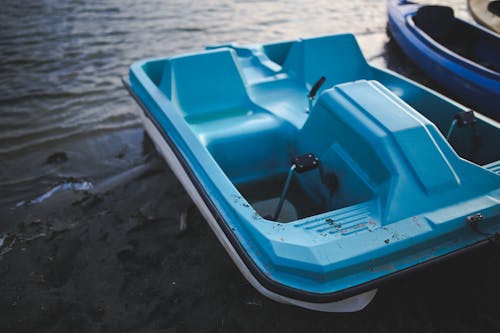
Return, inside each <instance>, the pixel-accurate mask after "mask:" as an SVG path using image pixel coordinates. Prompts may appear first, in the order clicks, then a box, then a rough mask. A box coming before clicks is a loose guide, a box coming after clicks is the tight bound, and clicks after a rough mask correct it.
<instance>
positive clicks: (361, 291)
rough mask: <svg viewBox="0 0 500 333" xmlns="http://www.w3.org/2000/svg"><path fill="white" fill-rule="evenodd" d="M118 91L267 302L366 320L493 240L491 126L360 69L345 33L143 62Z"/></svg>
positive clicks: (495, 170) (496, 203) (496, 209)
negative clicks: (399, 286) (412, 282)
mask: <svg viewBox="0 0 500 333" xmlns="http://www.w3.org/2000/svg"><path fill="white" fill-rule="evenodd" d="M124 83H125V85H126V87H127V88H128V89H129V91H130V93H131V95H132V96H133V97H134V98H135V99H136V101H137V102H138V104H139V105H140V106H141V107H142V113H141V116H142V119H143V121H144V127H145V129H146V131H147V133H148V134H149V135H150V136H151V138H152V139H153V141H154V142H155V144H156V146H157V149H158V151H159V152H160V153H161V154H162V155H163V156H164V157H165V159H166V161H167V162H168V164H169V165H170V167H171V168H172V170H173V172H174V173H175V174H176V176H177V177H178V178H179V180H180V181H181V182H182V184H183V186H184V187H185V188H186V190H187V192H188V193H189V195H190V196H191V198H192V199H193V201H194V202H195V203H196V205H197V206H198V208H199V209H200V211H201V213H202V214H203V216H204V217H205V218H206V220H207V221H208V223H209V225H210V227H211V228H212V229H213V231H214V233H215V234H216V235H217V237H218V239H219V240H220V242H221V243H222V245H223V246H224V248H225V249H226V251H227V252H228V254H229V255H230V257H231V258H232V259H233V261H234V262H235V264H236V265H237V266H238V268H239V269H240V271H241V272H242V274H243V275H244V276H245V278H246V279H247V280H248V281H249V282H250V283H251V284H252V285H253V286H254V287H255V288H256V289H257V290H259V291H260V292H261V293H262V294H264V295H265V296H267V297H269V298H271V299H273V300H276V301H278V302H283V303H288V304H293V305H296V306H300V307H304V308H308V309H313V310H319V311H337V312H342V311H343V312H346V311H357V310H361V309H362V308H364V307H365V306H366V305H367V304H368V303H369V302H370V301H371V300H372V298H373V297H374V296H375V293H376V290H377V288H378V286H380V285H382V284H383V283H385V282H387V281H390V280H391V279H393V278H396V277H400V276H402V275H403V274H406V273H409V272H412V271H414V270H416V269H419V268H421V267H424V266H426V265H428V264H431V263H435V262H439V261H441V260H443V259H446V258H449V257H451V256H454V255H457V254H460V253H462V252H464V251H467V250H471V249H474V248H476V247H479V246H481V245H485V244H488V243H489V242H491V241H493V240H494V239H495V236H498V233H499V232H500V176H499V173H500V158H499V157H500V151H499V149H498V142H500V131H499V124H498V123H496V122H494V121H492V120H490V119H488V118H486V117H484V116H482V115H479V114H478V115H474V113H472V112H470V111H468V110H467V109H465V108H464V107H463V106H461V105H459V104H457V103H455V102H453V101H451V100H449V99H447V98H446V97H444V96H441V95H439V94H437V93H435V92H433V91H431V90H429V89H427V88H425V87H423V86H421V85H419V84H417V83H414V82H411V81H409V80H407V79H405V78H403V77H401V76H399V75H397V74H395V73H392V72H390V71H387V70H384V69H379V68H376V67H372V66H370V65H369V64H368V63H367V62H366V60H365V58H364V57H363V54H362V53H361V50H360V48H359V46H358V44H357V42H356V39H355V38H354V36H353V35H350V34H342V35H333V36H323V37H316V38H305V39H300V40H293V41H286V42H279V43H270V44H263V45H252V46H248V47H244V46H238V45H221V46H217V47H211V48H210V49H207V50H205V51H201V52H199V53H193V54H187V55H180V56H174V57H166V58H157V59H149V60H143V61H139V62H137V63H134V64H133V65H132V66H131V67H130V73H129V78H128V79H125V80H124ZM207 255H208V254H207Z"/></svg>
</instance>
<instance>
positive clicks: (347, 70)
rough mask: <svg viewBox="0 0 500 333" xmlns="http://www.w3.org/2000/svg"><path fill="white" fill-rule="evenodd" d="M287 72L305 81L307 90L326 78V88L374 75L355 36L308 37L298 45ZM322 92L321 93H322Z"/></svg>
mask: <svg viewBox="0 0 500 333" xmlns="http://www.w3.org/2000/svg"><path fill="white" fill-rule="evenodd" d="M283 70H284V71H285V72H288V73H289V74H292V75H295V76H296V77H297V78H298V79H299V80H302V81H304V82H305V84H306V86H307V89H311V88H312V86H313V85H314V84H315V83H316V82H317V81H318V80H319V78H321V77H322V76H325V78H326V82H325V84H323V87H322V88H323V89H327V88H331V87H332V86H333V85H335V84H339V83H344V82H350V81H353V80H359V79H369V78H370V75H371V71H370V67H369V66H368V64H367V62H366V60H365V58H364V56H363V54H362V53H361V49H360V48H359V45H358V43H357V42H356V39H355V38H354V36H353V35H352V34H344V35H336V36H323V37H316V38H306V39H302V40H301V41H299V42H296V43H294V44H293V45H292V46H291V48H290V51H289V53H288V56H287V58H286V59H285V62H284V64H283ZM318 93H319V92H318Z"/></svg>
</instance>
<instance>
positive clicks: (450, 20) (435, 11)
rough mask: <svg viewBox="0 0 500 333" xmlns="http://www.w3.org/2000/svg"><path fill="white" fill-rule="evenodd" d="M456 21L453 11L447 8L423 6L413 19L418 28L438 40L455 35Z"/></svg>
mask: <svg viewBox="0 0 500 333" xmlns="http://www.w3.org/2000/svg"><path fill="white" fill-rule="evenodd" d="M454 20H455V17H454V15H453V9H452V8H450V7H446V6H422V7H420V8H419V9H418V10H417V13H416V14H415V16H414V17H413V21H414V22H415V24H416V25H417V27H419V28H420V29H422V30H423V31H425V33H427V34H428V35H429V36H431V37H432V38H434V39H436V40H443V39H445V38H447V37H448V35H450V33H453V27H454Z"/></svg>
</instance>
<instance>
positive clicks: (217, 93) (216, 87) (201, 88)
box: [160, 49, 249, 115]
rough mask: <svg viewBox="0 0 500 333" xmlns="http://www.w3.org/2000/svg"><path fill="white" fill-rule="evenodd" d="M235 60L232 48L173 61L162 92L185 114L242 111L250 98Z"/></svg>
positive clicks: (166, 70) (169, 65) (166, 68)
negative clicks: (234, 109)
mask: <svg viewBox="0 0 500 333" xmlns="http://www.w3.org/2000/svg"><path fill="white" fill-rule="evenodd" d="M235 59H236V55H235V53H234V51H233V50H230V49H216V50H211V51H207V52H204V53H201V54H193V55H187V56H181V57H175V58H172V59H170V60H169V64H168V66H165V71H164V73H163V76H162V79H161V82H160V89H161V90H162V91H163V92H164V93H165V94H166V95H167V97H168V98H170V100H171V101H172V103H174V105H176V106H177V107H178V108H179V109H180V110H181V111H182V112H183V113H184V114H190V115H191V114H197V113H204V112H210V111H215V110H227V109H231V108H242V107H244V106H246V105H247V104H248V102H249V99H248V95H247V92H246V89H245V83H244V81H243V78H242V75H241V73H240V70H239V68H238V66H237V64H236V60H235Z"/></svg>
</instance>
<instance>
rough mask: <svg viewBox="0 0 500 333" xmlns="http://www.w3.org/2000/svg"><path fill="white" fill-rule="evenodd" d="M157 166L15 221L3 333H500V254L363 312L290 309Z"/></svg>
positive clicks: (492, 251) (426, 274) (438, 275)
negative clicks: (259, 286)
mask: <svg viewBox="0 0 500 333" xmlns="http://www.w3.org/2000/svg"><path fill="white" fill-rule="evenodd" d="M145 147H146V148H145V149H146V150H148V153H150V151H151V148H148V145H145ZM150 160H151V159H150ZM152 160H153V161H155V160H157V162H158V163H159V164H160V167H159V168H157V169H156V171H151V172H149V173H147V174H145V175H143V176H142V177H140V178H138V179H135V180H133V181H131V182H129V183H125V184H119V185H118V186H116V187H114V188H113V189H111V190H110V191H109V192H107V193H105V194H103V195H99V196H90V197H85V196H82V195H81V194H78V193H76V194H75V193H71V192H69V193H64V194H61V195H59V196H55V197H54V198H52V199H49V200H47V201H45V202H43V203H42V204H39V205H34V206H31V207H29V208H22V209H15V210H9V211H8V212H6V213H5V214H4V216H6V217H7V222H13V221H14V220H15V222H16V223H17V227H16V228H15V229H14V230H11V231H10V232H9V233H8V234H9V236H8V237H7V239H5V244H4V246H3V247H2V249H1V251H2V254H1V255H0V275H1V277H2V283H1V284H0V295H1V297H0V332H419V333H420V332H500V306H499V305H500V300H499V296H500V285H499V281H500V268H499V262H498V258H499V256H498V254H499V247H498V246H491V247H488V248H485V249H483V250H480V251H477V252H474V253H471V254H470V255H466V256H462V257H460V258H458V259H454V260H452V261H449V262H447V263H445V264H442V265H440V266H437V267H433V268H430V269H428V270H426V271H423V272H420V273H417V274H413V275H411V276H409V277H406V278H404V279H402V280H399V281H396V282H394V283H391V284H389V285H386V286H384V287H382V288H380V290H379V293H378V295H377V297H376V298H375V300H374V302H373V303H372V304H370V305H369V306H368V307H367V308H366V309H365V310H363V311H361V312H358V313H352V314H331V313H318V312H313V311H309V310H304V309H300V308H296V307H293V306H289V305H282V304H278V303H275V302H273V301H270V300H268V299H266V298H264V297H263V296H261V295H260V294H259V293H258V292H257V291H256V290H254V289H253V287H252V286H250V285H249V284H248V283H247V282H246V280H245V279H244V278H243V276H242V275H241V274H240V273H239V271H238V270H237V268H236V267H235V265H234V264H233V263H232V262H231V260H230V258H229V257H228V255H227V254H226V253H225V251H224V249H223V248H222V246H221V245H220V244H219V242H218V241H217V239H216V238H215V236H214V235H213V233H212V232H211V230H210V229H209V227H208V225H207V224H206V223H205V221H204V220H203V218H202V217H201V215H200V213H199V212H198V211H197V209H196V208H194V207H193V205H192V203H191V201H190V199H189V197H188V196H187V194H186V192H185V191H184V190H183V188H182V186H181V185H180V183H179V182H178V181H177V180H176V178H175V176H174V175H173V174H172V172H171V171H170V169H169V168H168V166H166V165H165V164H163V162H162V161H160V160H159V158H158V157H157V156H156V155H153V157H152ZM57 163H66V162H65V161H64V159H62V160H61V161H59V160H58V161H57ZM82 199H85V200H82ZM184 209H188V211H189V215H188V226H189V227H188V229H187V230H186V231H184V232H181V231H180V230H179V212H181V211H183V210H184ZM12 224H14V223H12Z"/></svg>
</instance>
